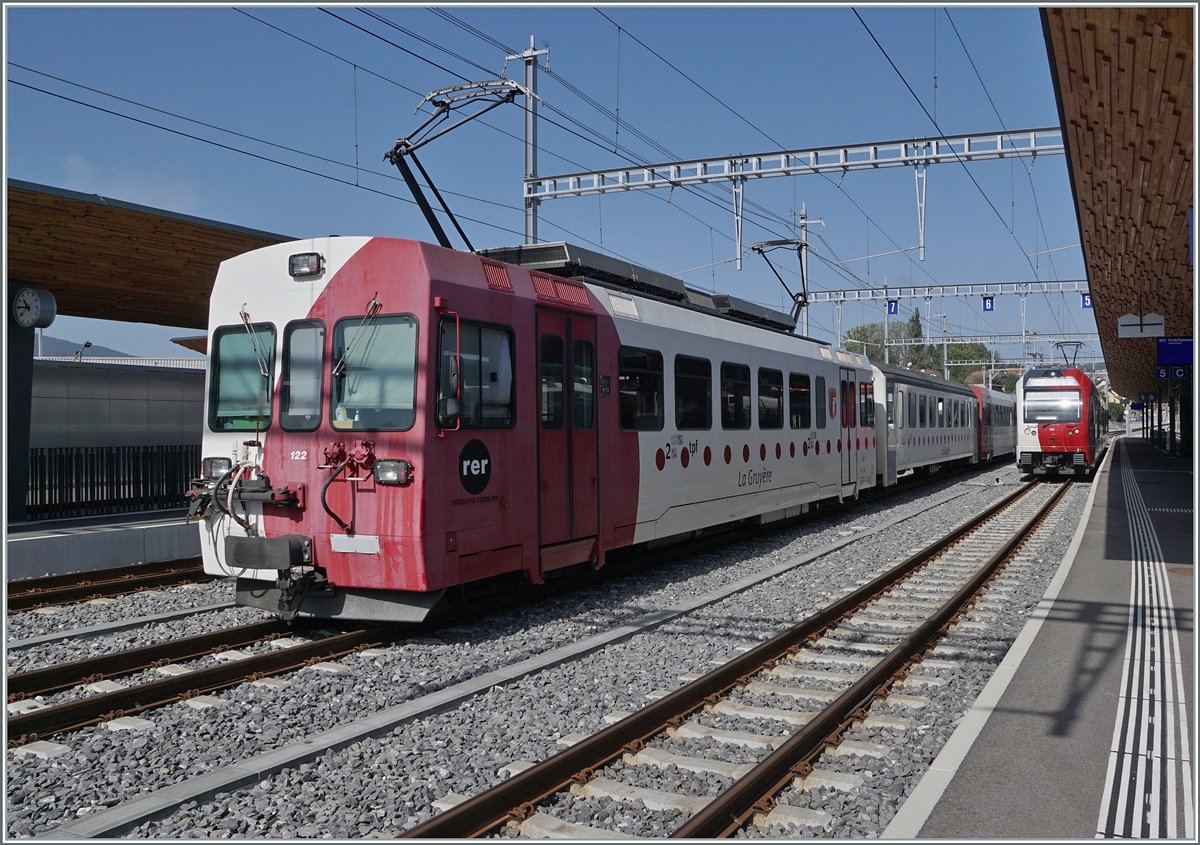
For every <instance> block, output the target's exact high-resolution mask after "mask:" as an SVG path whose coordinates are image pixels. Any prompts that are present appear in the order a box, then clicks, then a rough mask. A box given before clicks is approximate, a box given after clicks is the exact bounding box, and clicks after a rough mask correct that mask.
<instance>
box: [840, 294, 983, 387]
mask: <svg viewBox="0 0 1200 845" xmlns="http://www.w3.org/2000/svg"><path fill="white" fill-rule="evenodd" d="M923 331H924V329H923V327H922V325H921V314H920V312H919V311H917V310H916V309H914V310H913V312H912V316H910V317H909V318H908V319H907V320H905V321H904V322H897V321H896V320H890V321H888V337H889V338H910V339H915V338H919V337H922V336H923ZM844 343H845V346H846V348H847V349H850V350H853V351H855V352H861V351H864V350H865V351H866V353H867V357H868V358H869V359H871V361H873V362H875V363H882V362H883V323H882V322H879V323H865V324H863V325H861V326H855V327H854V328H852V329H850V330H849V331H847V332H846V338H845V341H844ZM946 352H947V353H948V354H949V357H950V360H952V361H953V360H964V359H969V360H984V359H987V360H991V358H992V354H991V353H990V352H989V351H988V349H987V347H986V346H984V345H983V344H982V343H952V344H949V347H948V349H946ZM942 353H943V348H942V344H940V343H937V342H934V343H928V344H924V343H919V344H914V345H912V346H894V347H891V354H890V356H889V357H890V361H891V363H892V364H895V365H896V366H898V367H907V368H909V369H912V370H933V371H935V372H936V373H937V374H938V375H941V374H942V373H943V372H944V363H945V358H943V357H942ZM977 370H978V367H977V366H974V365H971V366H967V365H964V366H958V367H951V368H950V380H951V381H957V382H962V381H963V379H965V378H966V377H967V376H969V375H970V374H971V373H973V372H976V371H977Z"/></svg>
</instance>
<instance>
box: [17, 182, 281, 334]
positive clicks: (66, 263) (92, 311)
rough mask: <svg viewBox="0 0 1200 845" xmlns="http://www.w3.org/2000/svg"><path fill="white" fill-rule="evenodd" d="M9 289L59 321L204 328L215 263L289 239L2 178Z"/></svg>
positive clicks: (95, 195)
mask: <svg viewBox="0 0 1200 845" xmlns="http://www.w3.org/2000/svg"><path fill="white" fill-rule="evenodd" d="M7 222H8V277H7V278H8V285H9V288H10V290H11V288H13V287H14V286H17V285H22V284H25V285H31V286H35V287H39V288H45V289H46V290H48V291H50V292H51V293H53V294H54V298H55V300H56V301H57V303H58V313H59V314H65V315H68V316H72V317H93V318H96V319H101V320H122V321H127V322H137V323H154V324H158V325H164V326H183V327H185V328H195V329H204V328H206V327H207V323H208V296H209V293H210V292H211V291H212V286H213V281H214V279H216V275H217V265H219V264H220V263H221V262H222V261H224V260H225V259H226V258H232V257H233V256H235V255H240V254H241V253H243V252H248V251H250V250H252V249H258V248H259V247H263V246H269V245H271V244H276V243H280V242H282V241H287V240H292V239H291V238H288V237H286V236H284V235H275V234H271V233H270V232H259V231H256V230H254V229H246V228H243V227H241V226H232V225H230V224H228V223H218V222H217V221H215V220H205V219H202V218H200V217H190V216H188V215H185V214H174V213H172V212H169V211H163V210H161V209H157V208H147V207H146V206H141V205H134V204H133V203H128V202H121V201H120V200H114V199H110V198H108V197H102V196H99V195H97V194H80V193H76V192H75V191H66V190H62V189H60V188H50V187H46V186H45V185H35V184H33V183H31V182H20V181H17V180H15V179H9V180H8V221H7Z"/></svg>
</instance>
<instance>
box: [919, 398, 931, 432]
mask: <svg viewBox="0 0 1200 845" xmlns="http://www.w3.org/2000/svg"><path fill="white" fill-rule="evenodd" d="M917 410H918V411H920V425H921V428H928V427H929V425H928V422H927V419H928V418H927V417H926V416H925V394H924V393H922V394H921V396H920V397H919V398H918V400H917Z"/></svg>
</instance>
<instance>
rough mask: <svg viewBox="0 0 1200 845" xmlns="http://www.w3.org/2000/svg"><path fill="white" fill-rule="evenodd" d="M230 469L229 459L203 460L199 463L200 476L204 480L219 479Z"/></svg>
mask: <svg viewBox="0 0 1200 845" xmlns="http://www.w3.org/2000/svg"><path fill="white" fill-rule="evenodd" d="M231 469H233V460H232V459H231V458H205V459H204V460H202V461H201V462H200V475H201V476H203V477H204V478H220V477H221V476H222V475H224V474H225V473H227V472H229V470H231Z"/></svg>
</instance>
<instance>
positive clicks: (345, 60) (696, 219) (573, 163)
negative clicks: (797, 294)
mask: <svg viewBox="0 0 1200 845" xmlns="http://www.w3.org/2000/svg"><path fill="white" fill-rule="evenodd" d="M234 11H237V12H239V13H241V14H243V15H245V16H246V17H249V18H251V19H253V20H255V21H258V22H259V23H261V24H263V25H264V26H267V27H269V28H271V29H273V30H275V31H276V32H279V33H281V34H282V35H286V36H288V37H289V38H294V39H295V40H297V41H299V42H301V43H303V44H306V45H307V46H309V47H312V48H313V49H315V50H318V51H320V52H321V53H324V54H325V55H328V56H330V57H332V58H335V59H337V60H339V61H341V62H344V63H346V64H347V65H350V66H358V67H361V66H359V65H356V64H355V63H354V62H352V61H351V60H349V59H346V58H344V57H343V56H340V55H338V54H336V53H334V52H332V51H330V50H327V49H325V48H323V47H320V46H318V45H316V44H313V43H312V42H311V41H308V40H306V39H304V38H301V37H300V36H298V35H295V34H293V33H291V32H288V31H287V30H285V29H283V28H281V27H279V26H276V25H275V24H272V23H269V22H267V21H264V20H263V19H261V18H258V17H256V16H254V15H251V14H249V13H248V12H245V11H243V10H241V9H235V10H234ZM335 17H336V16H335ZM338 19H339V20H342V18H338ZM356 28H358V29H362V28H361V27H357V26H356ZM383 40H384V41H385V42H387V43H389V44H390V43H391V42H390V41H387V39H383ZM501 48H502V49H503V45H501ZM364 70H366V69H365V68H364ZM367 72H368V73H370V74H371V75H372V76H375V77H377V78H379V79H380V80H382V81H384V82H388V83H390V84H392V85H395V86H397V87H399V88H401V89H402V90H404V91H407V92H409V93H411V94H414V95H415V96H418V97H423V96H424V95H423V94H421V92H419V91H416V90H415V89H412V88H409V87H408V86H406V85H402V84H401V83H398V82H395V81H394V80H391V79H388V78H387V77H386V76H383V75H382V74H379V73H376V72H374V71H370V70H367ZM542 119H543V120H545V121H546V122H547V123H550V124H551V125H553V126H556V127H558V128H560V129H563V130H564V131H566V132H568V133H569V134H571V135H574V136H576V137H580V138H581V139H582V140H584V141H587V142H589V143H596V142H594V141H592V140H591V139H588V138H583V137H582V136H580V135H579V134H578V133H576V132H574V131H572V130H570V129H568V128H567V127H563V126H561V125H560V124H558V123H557V122H556V121H553V120H550V119H547V118H545V117H543V118H542ZM479 122H480V123H481V124H482V125H484V126H487V127H488V128H490V129H492V130H493V131H496V132H499V133H500V134H502V135H504V136H506V137H508V138H511V139H513V140H515V141H517V142H518V143H524V140H523V139H522V138H520V137H518V136H517V135H514V134H512V133H511V132H508V131H506V130H504V129H501V128H500V127H498V126H495V125H494V124H492V123H489V122H488V121H486V120H482V119H481V120H480V121H479ZM597 146H601V147H603V145H601V144H597ZM541 149H542V151H543V152H546V153H548V154H549V155H551V156H553V157H555V158H558V159H560V160H562V161H564V162H566V163H568V164H570V165H571V166H573V167H575V168H577V169H580V170H582V169H585V166H584V165H583V164H581V163H579V162H577V161H574V160H572V159H570V158H567V157H566V156H563V155H560V154H558V153H556V152H554V151H553V150H552V149H549V148H547V147H545V146H542V147H541ZM371 172H373V173H376V174H377V175H380V176H384V177H385V178H391V179H397V180H398V179H399V177H393V176H390V175H386V174H380V173H378V171H371ZM444 193H447V194H451V195H454V196H467V195H464V194H457V193H456V192H454V191H444ZM468 198H470V199H476V200H478V201H481V202H487V200H480V199H479V198H477V197H468ZM653 198H654V199H658V200H660V201H662V200H661V197H653ZM497 204H499V203H497ZM505 207H510V206H505ZM675 208H676V209H678V210H679V211H680V212H681V213H683V214H684V215H685V216H687V217H690V218H691V219H693V220H695V221H696V222H697V223H699V224H700V225H702V226H705V227H707V226H708V225H709V224H708V223H706V222H705V221H703V220H701V219H700V218H698V217H696V215H694V214H692V213H691V212H690V211H687V210H686V209H684V208H682V207H681V206H678V205H676V206H675ZM543 219H548V218H546V217H544V216H543ZM556 228H558V229H560V230H561V231H564V232H568V233H569V234H571V235H572V236H573V237H576V238H579V239H581V240H583V241H585V242H586V243H589V244H592V245H596V244H595V242H594V241H592V240H590V239H588V238H586V237H584V236H582V235H579V234H577V233H574V232H572V231H571V230H569V229H565V228H563V227H562V226H559V225H556ZM508 231H511V230H508ZM768 231H769V230H768ZM722 236H723V237H726V238H727V240H730V241H732V240H733V239H732V238H731V237H729V236H726V235H724V234H723V235H722ZM613 254H614V255H617V253H613ZM620 257H622V258H627V257H626V256H620ZM627 260H631V259H627Z"/></svg>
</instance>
